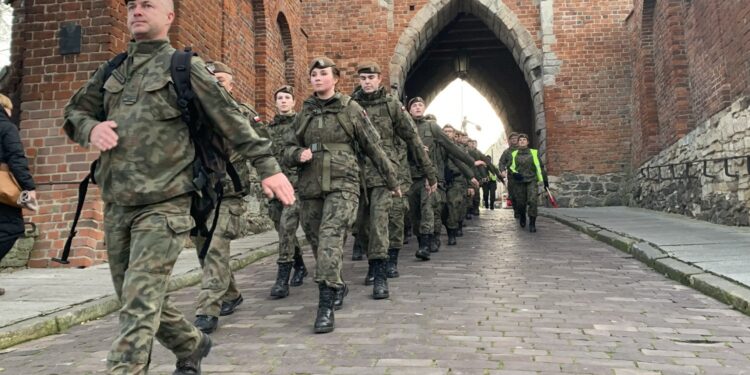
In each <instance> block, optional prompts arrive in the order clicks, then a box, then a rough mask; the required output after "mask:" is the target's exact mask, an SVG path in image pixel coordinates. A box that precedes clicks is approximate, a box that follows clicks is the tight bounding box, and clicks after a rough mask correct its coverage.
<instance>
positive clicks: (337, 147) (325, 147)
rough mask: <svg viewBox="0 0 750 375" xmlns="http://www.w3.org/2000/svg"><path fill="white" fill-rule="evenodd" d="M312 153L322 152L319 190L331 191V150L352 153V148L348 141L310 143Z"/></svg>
mask: <svg viewBox="0 0 750 375" xmlns="http://www.w3.org/2000/svg"><path fill="white" fill-rule="evenodd" d="M310 151H312V152H313V153H318V152H324V151H328V152H324V153H323V173H322V176H321V181H320V190H322V191H323V192H329V191H331V151H344V152H349V153H352V154H354V148H352V145H350V144H348V143H313V144H311V145H310Z"/></svg>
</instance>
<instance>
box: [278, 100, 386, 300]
mask: <svg viewBox="0 0 750 375" xmlns="http://www.w3.org/2000/svg"><path fill="white" fill-rule="evenodd" d="M342 121H343V122H342ZM293 126H294V129H295V136H294V138H292V139H289V140H287V142H286V146H287V147H286V148H285V149H284V162H285V163H286V164H287V165H290V166H297V167H298V168H299V184H298V194H299V197H300V200H301V201H302V204H301V207H300V209H301V212H300V220H301V222H302V228H303V229H304V231H305V233H306V234H307V235H308V236H309V239H310V244H311V246H312V248H313V252H315V253H316V259H317V266H316V272H315V281H316V282H317V283H319V284H320V283H323V284H325V285H326V286H328V287H329V288H333V289H341V288H343V287H344V281H343V279H342V277H341V265H342V254H343V250H342V247H343V244H344V239H345V237H346V234H347V231H348V230H349V229H350V228H351V227H352V225H353V224H354V220H355V218H356V214H357V204H358V200H359V193H360V174H359V172H360V166H359V165H360V164H359V161H358V160H357V159H358V155H357V152H356V150H358V149H360V150H362V151H363V152H364V153H365V155H366V156H367V157H369V158H370V160H371V161H372V162H374V163H375V165H376V166H377V168H378V170H379V171H380V173H381V174H382V175H383V177H384V178H385V182H386V185H387V186H388V189H389V190H395V189H396V188H397V187H398V179H397V174H396V171H395V169H394V168H393V166H392V165H391V163H390V162H389V159H388V157H387V156H386V154H385V152H384V151H383V149H382V148H380V146H378V144H379V143H380V137H379V136H378V133H377V131H376V130H375V129H374V127H373V126H372V124H371V123H370V121H369V119H368V118H367V115H366V114H365V112H364V110H362V107H360V106H359V104H357V103H356V102H354V101H352V100H351V98H350V97H348V96H346V95H343V94H340V93H336V94H335V95H334V96H333V97H331V98H330V99H328V100H321V99H318V98H317V97H316V96H312V97H310V98H308V99H307V100H305V102H304V103H303V107H302V111H301V112H300V113H299V114H298V115H297V118H296V119H295V121H294V124H293ZM306 148H309V149H310V150H311V151H313V158H312V160H310V161H309V162H307V163H300V161H299V160H300V155H301V153H302V152H303V151H304V150H305V149H306ZM363 156H364V155H363Z"/></svg>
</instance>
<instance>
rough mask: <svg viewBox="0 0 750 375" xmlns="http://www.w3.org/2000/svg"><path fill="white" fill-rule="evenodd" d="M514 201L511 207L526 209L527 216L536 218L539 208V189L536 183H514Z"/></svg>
mask: <svg viewBox="0 0 750 375" xmlns="http://www.w3.org/2000/svg"><path fill="white" fill-rule="evenodd" d="M515 197H516V200H515V201H513V207H518V209H524V208H525V209H526V214H527V215H529V216H537V211H538V207H539V187H538V183H537V182H536V181H531V182H516V193H515Z"/></svg>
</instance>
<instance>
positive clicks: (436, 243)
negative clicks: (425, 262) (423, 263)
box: [430, 233, 440, 253]
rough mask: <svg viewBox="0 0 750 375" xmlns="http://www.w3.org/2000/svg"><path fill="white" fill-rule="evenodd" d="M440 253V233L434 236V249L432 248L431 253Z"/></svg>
mask: <svg viewBox="0 0 750 375" xmlns="http://www.w3.org/2000/svg"><path fill="white" fill-rule="evenodd" d="M438 251H440V233H433V234H432V247H431V248H430V252H431V253H437V252H438Z"/></svg>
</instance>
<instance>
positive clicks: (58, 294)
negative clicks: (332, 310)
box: [0, 231, 301, 348]
mask: <svg viewBox="0 0 750 375" xmlns="http://www.w3.org/2000/svg"><path fill="white" fill-rule="evenodd" d="M300 235H301V231H300ZM277 243H278V236H277V234H276V232H274V231H270V232H265V233H260V234H256V235H252V236H248V237H246V238H243V239H239V240H236V241H233V242H232V244H231V251H232V266H233V268H235V269H237V268H241V267H244V266H246V265H247V264H248V263H250V262H253V261H255V260H257V259H258V258H261V257H265V256H268V255H270V254H273V253H275V252H277V249H276V244H277ZM172 276H173V277H172V280H171V281H170V290H176V289H179V288H183V287H185V286H188V285H192V284H195V283H197V282H199V281H200V265H199V263H198V260H197V256H196V254H195V249H194V248H186V249H185V250H184V251H183V252H182V254H180V257H179V258H178V260H177V263H176V264H175V267H174V272H173V273H172ZM0 285H2V286H3V287H4V288H5V289H6V295H5V296H3V297H0V311H2V314H0V348H5V347H8V346H10V345H15V344H17V343H20V342H23V341H27V340H30V339H35V338H39V337H43V336H46V335H50V334H56V333H59V332H61V331H63V330H65V329H68V328H69V327H70V326H72V325H74V324H79V323H81V322H84V321H88V320H91V319H96V318H99V317H101V316H104V315H106V314H108V313H111V312H113V311H115V310H116V309H118V308H119V304H118V302H117V300H116V298H115V297H114V290H113V289H112V282H111V277H110V274H109V268H108V265H107V264H100V265H97V266H93V267H90V268H87V269H75V268H48V269H25V270H20V271H16V272H12V273H2V274H0Z"/></svg>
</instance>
